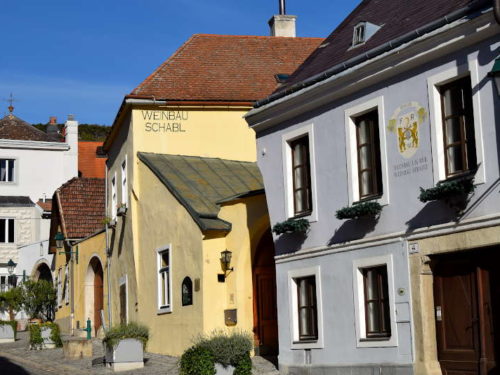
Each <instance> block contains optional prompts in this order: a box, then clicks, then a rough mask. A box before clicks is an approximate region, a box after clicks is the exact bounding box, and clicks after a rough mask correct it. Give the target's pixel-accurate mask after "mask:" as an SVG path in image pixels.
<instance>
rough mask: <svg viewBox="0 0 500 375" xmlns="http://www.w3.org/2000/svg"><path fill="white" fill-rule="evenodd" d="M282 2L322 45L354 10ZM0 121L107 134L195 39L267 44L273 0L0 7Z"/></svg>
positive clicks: (55, 1) (319, 1)
mask: <svg viewBox="0 0 500 375" xmlns="http://www.w3.org/2000/svg"><path fill="white" fill-rule="evenodd" d="M356 4H357V1H352V0H351V1H348V0H333V1H332V0H288V1H287V5H286V6H287V13H288V14H294V15H297V16H298V19H297V34H298V36H319V37H326V36H327V35H328V34H329V33H330V32H331V31H332V30H333V29H334V28H335V26H337V25H338V24H339V22H341V21H342V19H343V18H344V17H345V16H346V15H347V14H348V13H349V12H350V11H351V10H352V9H353V8H354V7H355V6H356ZM1 9H2V11H1V16H0V17H1V20H2V34H1V36H0V41H1V45H2V53H1V54H0V99H2V101H1V102H0V106H1V107H0V108H1V111H0V115H2V116H3V115H4V114H5V113H6V112H7V106H8V103H7V102H6V101H4V100H3V99H7V98H8V96H9V94H10V93H11V92H12V93H13V95H14V97H15V99H17V100H18V101H17V102H15V103H14V106H15V108H16V109H15V111H14V112H15V114H16V115H17V116H19V117H21V118H23V119H24V120H26V121H28V122H30V123H38V122H42V123H45V122H47V121H48V118H49V116H57V117H58V120H59V121H60V122H63V121H64V119H65V118H66V115H67V114H70V113H71V114H74V115H75V117H76V119H77V120H79V121H80V123H98V124H107V125H110V124H111V123H112V121H113V119H114V116H115V114H116V111H117V109H118V107H119V105H120V103H121V101H122V99H123V96H124V95H125V94H127V93H129V92H130V91H131V90H132V89H133V88H134V87H135V86H137V85H138V84H139V83H140V82H141V81H142V80H143V79H144V78H146V77H147V76H148V75H149V74H150V73H151V72H152V71H153V70H154V69H155V68H156V67H157V66H158V65H160V64H161V63H162V62H163V61H164V60H166V59H167V58H168V57H169V56H170V55H171V54H172V53H173V52H174V51H175V50H176V49H177V48H178V47H179V46H180V45H181V44H182V43H183V42H184V41H186V40H187V39H188V38H189V36H190V35H192V34H195V33H209V34H232V35H268V34H269V28H268V25H267V21H268V20H269V18H270V17H271V16H272V15H273V14H276V13H277V11H278V0H253V1H241V0H238V1H234V0H232V1H230V0H175V1H173V0H99V1H97V0H43V1H40V0H14V1H2V6H1Z"/></svg>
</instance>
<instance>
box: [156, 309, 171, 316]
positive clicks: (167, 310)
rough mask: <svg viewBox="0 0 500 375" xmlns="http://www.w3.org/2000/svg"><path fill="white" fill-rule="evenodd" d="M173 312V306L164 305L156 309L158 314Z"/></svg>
mask: <svg viewBox="0 0 500 375" xmlns="http://www.w3.org/2000/svg"><path fill="white" fill-rule="evenodd" d="M170 313H172V308H171V307H162V308H160V309H158V310H157V311H156V315H163V314H170Z"/></svg>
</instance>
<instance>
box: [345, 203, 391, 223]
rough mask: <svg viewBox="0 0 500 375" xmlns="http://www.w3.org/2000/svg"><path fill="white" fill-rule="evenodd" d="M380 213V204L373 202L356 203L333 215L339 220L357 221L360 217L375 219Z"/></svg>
mask: <svg viewBox="0 0 500 375" xmlns="http://www.w3.org/2000/svg"><path fill="white" fill-rule="evenodd" d="M381 211H382V206H381V205H380V203H378V202H375V201H368V202H358V203H354V204H353V205H352V206H349V207H344V208H341V209H340V210H337V212H336V213H335V217H336V218H337V219H339V220H345V219H359V218H362V217H376V216H378V215H379V214H380V212H381Z"/></svg>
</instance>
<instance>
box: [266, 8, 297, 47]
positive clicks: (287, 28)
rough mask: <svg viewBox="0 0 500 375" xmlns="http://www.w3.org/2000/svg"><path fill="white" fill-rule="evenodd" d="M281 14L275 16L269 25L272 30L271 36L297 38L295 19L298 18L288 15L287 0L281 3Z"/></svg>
mask: <svg viewBox="0 0 500 375" xmlns="http://www.w3.org/2000/svg"><path fill="white" fill-rule="evenodd" d="M279 7H280V14H277V15H275V16H273V17H272V18H271V19H270V20H269V22H268V24H269V27H270V28H271V36H287V37H292V38H294V37H295V19H296V18H297V16H290V15H288V14H286V9H285V0H280V1H279Z"/></svg>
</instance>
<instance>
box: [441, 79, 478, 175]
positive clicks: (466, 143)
mask: <svg viewBox="0 0 500 375" xmlns="http://www.w3.org/2000/svg"><path fill="white" fill-rule="evenodd" d="M439 92H440V94H441V113H442V116H443V120H442V121H443V123H442V126H443V141H444V158H445V170H446V178H450V177H454V176H457V175H460V174H463V173H466V172H469V171H471V170H474V169H475V168H476V167H477V160H476V142H475V132H474V117H473V112H472V92H471V80H470V77H469V76H467V77H464V78H461V79H458V80H456V81H453V82H451V83H448V84H446V85H443V86H441V87H440V89H439Z"/></svg>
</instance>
